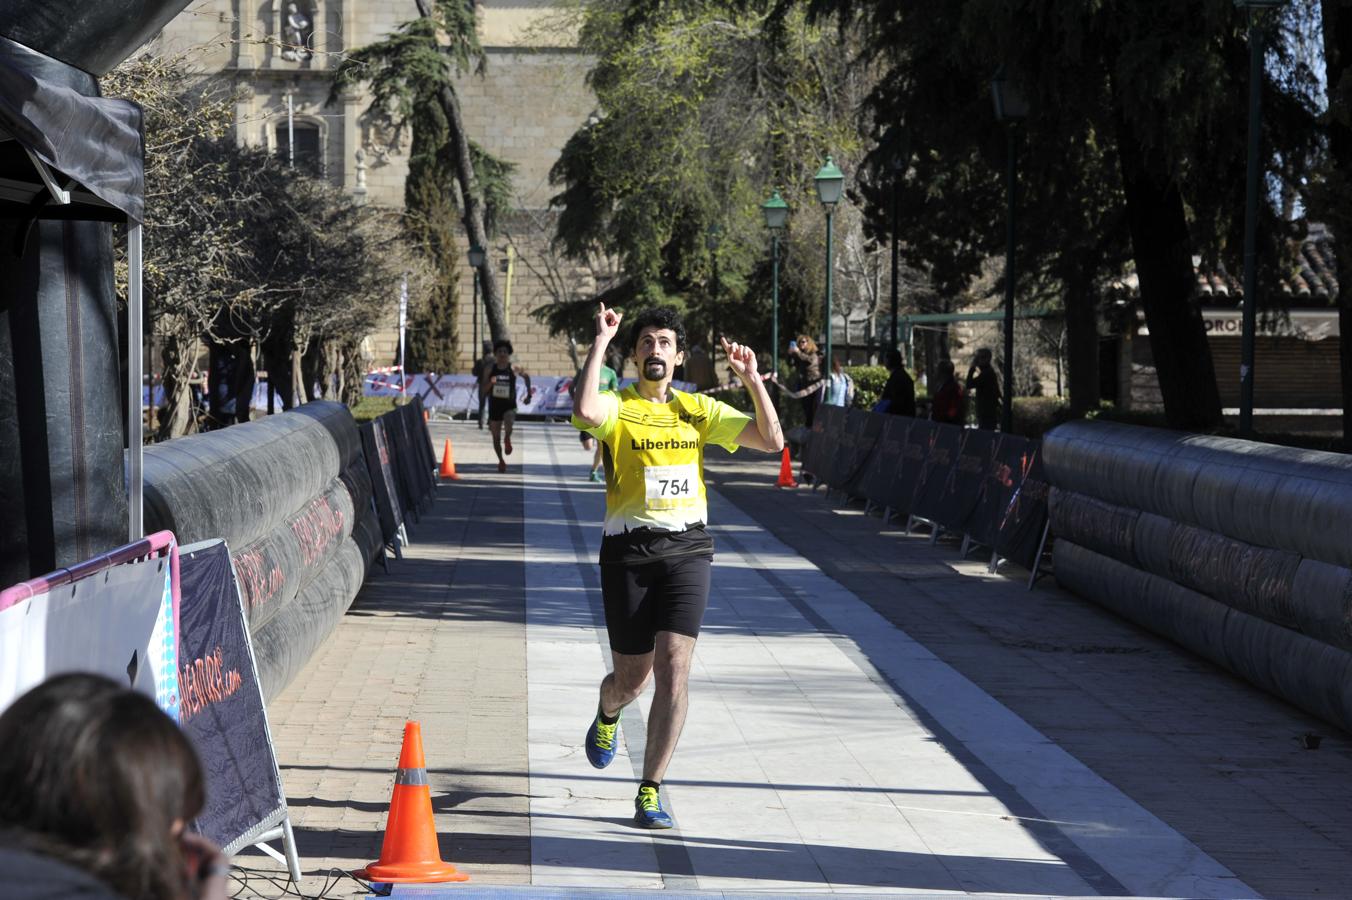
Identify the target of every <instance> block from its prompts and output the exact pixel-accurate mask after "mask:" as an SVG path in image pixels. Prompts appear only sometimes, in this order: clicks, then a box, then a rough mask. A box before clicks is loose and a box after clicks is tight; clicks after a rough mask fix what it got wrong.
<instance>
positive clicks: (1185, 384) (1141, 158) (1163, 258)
mask: <svg viewBox="0 0 1352 900" xmlns="http://www.w3.org/2000/svg"><path fill="white" fill-rule="evenodd" d="M1116 118H1117V146H1118V155H1119V159H1120V161H1121V168H1122V191H1123V194H1124V195H1125V197H1126V203H1127V221H1128V225H1129V227H1130V229H1131V243H1132V251H1133V255H1134V257H1135V259H1136V275H1137V277H1138V278H1139V279H1140V285H1141V288H1140V290H1141V307H1142V308H1143V309H1144V310H1145V321H1146V326H1147V327H1148V328H1149V329H1150V350H1151V353H1152V354H1153V355H1154V357H1155V372H1156V375H1157V376H1158V378H1159V383H1160V393H1161V394H1162V395H1163V397H1164V413H1165V416H1166V418H1167V419H1168V422H1169V427H1171V428H1177V429H1180V430H1184V431H1211V430H1213V429H1214V428H1216V426H1218V425H1219V424H1220V423H1221V398H1220V393H1219V391H1217V389H1216V369H1215V366H1214V365H1213V364H1212V361H1211V346H1210V345H1209V344H1208V343H1207V337H1206V328H1205V326H1204V325H1203V322H1202V311H1201V308H1200V307H1199V306H1198V305H1197V275H1196V273H1195V272H1194V271H1193V266H1192V241H1191V238H1190V236H1189V234H1188V223H1187V219H1186V217H1185V215H1184V210H1183V195H1182V193H1181V192H1180V191H1179V188H1178V184H1177V182H1176V181H1174V180H1173V179H1172V178H1171V177H1170V176H1169V175H1168V174H1167V173H1165V172H1163V171H1160V170H1159V169H1158V168H1156V167H1152V165H1151V161H1150V160H1149V159H1148V158H1147V150H1146V149H1145V148H1143V147H1141V145H1140V144H1139V143H1137V140H1136V135H1135V134H1134V133H1132V131H1131V129H1130V128H1129V127H1128V126H1127V124H1126V122H1125V120H1124V119H1123V116H1122V113H1121V111H1120V110H1119V111H1118V112H1117V117H1116Z"/></svg>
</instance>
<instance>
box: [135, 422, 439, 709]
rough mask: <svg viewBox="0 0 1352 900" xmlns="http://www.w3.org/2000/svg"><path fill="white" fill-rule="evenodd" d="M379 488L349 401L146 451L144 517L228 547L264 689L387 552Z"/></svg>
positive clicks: (276, 685)
mask: <svg viewBox="0 0 1352 900" xmlns="http://www.w3.org/2000/svg"><path fill="white" fill-rule="evenodd" d="M407 452H408V453H409V454H410V455H411V453H412V452H413V451H412V450H411V449H408V451H407ZM372 497H373V484H372V481H371V476H370V470H369V467H368V464H367V460H366V456H365V454H364V453H363V452H362V442H361V436H360V434H359V433H358V430H357V426H356V423H355V422H354V421H353V419H352V415H351V413H350V412H349V411H348V409H347V407H345V406H343V405H342V404H340V403H328V402H316V403H308V404H305V405H304V406H302V407H300V408H298V409H296V410H293V411H291V412H287V413H283V414H281V415H276V416H269V417H267V418H265V419H259V420H256V421H253V422H247V423H244V424H241V425H234V426H231V427H230V428H226V429H222V430H220V431H213V432H208V433H206V434H202V435H195V436H193V437H188V438H181V439H179V440H175V441H169V442H167V443H163V444H157V445H155V446H153V447H149V448H147V450H146V500H147V502H146V523H147V527H148V528H149V529H150V530H158V529H160V528H168V529H170V530H173V531H174V532H175V533H176V534H177V535H179V538H180V540H181V541H182V542H183V543H188V542H192V541H197V540H202V539H208V538H223V539H225V541H226V542H227V544H228V545H229V546H230V549H231V554H232V558H233V559H234V562H235V567H236V572H237V573H238V576H239V582H240V589H241V592H242V594H243V597H244V601H245V609H246V615H247V616H248V618H249V629H250V632H251V634H252V635H253V638H254V645H255V655H256V657H257V662H258V669H259V676H260V682H261V684H262V686H263V691H264V695H265V696H267V697H273V696H275V695H276V694H277V693H278V692H279V691H280V690H281V689H282V688H283V687H285V686H286V684H287V682H288V681H290V679H291V678H292V677H293V676H294V675H295V673H296V672H298V671H299V670H300V668H301V667H302V666H303V665H304V664H305V662H306V660H307V659H308V658H309V656H310V654H311V653H312V652H313V651H314V649H315V648H316V647H318V646H319V644H320V643H321V642H322V641H323V640H324V638H325V637H326V636H327V635H328V634H329V632H330V631H332V629H333V627H334V626H335V625H336V623H337V621H338V619H339V617H341V616H342V614H343V613H344V612H346V611H347V609H348V607H349V606H350V605H351V603H352V601H353V599H354V598H355V597H356V595H357V592H358V591H359V590H360V588H361V585H362V581H363V580H364V576H365V573H366V570H367V568H368V567H369V566H370V563H371V562H372V561H373V560H374V559H375V557H376V555H377V554H378V553H379V552H380V548H381V545H382V543H383V541H382V538H381V529H380V522H379V518H378V514H377V512H376V510H375V509H374V507H373V503H372Z"/></svg>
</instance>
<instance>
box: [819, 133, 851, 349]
mask: <svg viewBox="0 0 1352 900" xmlns="http://www.w3.org/2000/svg"><path fill="white" fill-rule="evenodd" d="M813 180H814V181H815V182H816V184H817V199H818V200H820V201H821V204H822V206H823V207H825V209H826V370H827V371H828V372H829V371H830V370H831V358H832V357H831V281H832V276H833V274H834V273H833V272H832V269H833V268H834V266H833V264H832V253H831V216H832V214H833V213H834V212H835V209H836V204H837V203H839V202H840V193H841V191H842V190H843V189H844V187H845V175H844V174H843V173H842V172H841V171H840V169H839V168H838V167H837V166H836V164H835V163H834V162H832V161H831V157H829V156H828V157H826V165H824V166H822V167H821V169H820V170H819V171H818V172H817V175H816V177H815V178H814V179H813Z"/></svg>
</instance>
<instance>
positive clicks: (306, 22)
mask: <svg viewBox="0 0 1352 900" xmlns="http://www.w3.org/2000/svg"><path fill="white" fill-rule="evenodd" d="M314 33H315V32H314V19H313V18H312V17H311V16H310V15H308V14H307V11H306V10H302V9H301V8H300V6H299V4H297V3H295V2H292V3H288V4H287V5H286V12H285V16H284V18H283V19H282V59H289V60H291V61H292V62H304V61H305V60H308V59H309V58H310V57H311V56H313V55H314V53H313V51H312V50H311V47H312V46H313V43H314Z"/></svg>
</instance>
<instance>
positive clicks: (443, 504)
mask: <svg viewBox="0 0 1352 900" xmlns="http://www.w3.org/2000/svg"><path fill="white" fill-rule="evenodd" d="M432 430H433V438H434V440H435V444H436V446H437V448H438V455H439V454H440V448H441V444H442V441H443V440H444V438H445V437H448V436H449V437H450V438H451V439H452V441H453V442H454V444H455V457H456V464H457V469H458V471H459V472H460V473H461V474H462V478H461V480H460V481H458V482H454V483H447V484H443V485H442V486H441V487H440V488H439V489H438V496H437V500H436V502H435V504H434V505H433V507H432V508H431V510H429V511H427V512H424V513H423V515H422V518H421V521H419V522H413V521H412V520H410V522H409V524H408V528H409V531H410V536H411V538H412V541H413V543H412V545H411V546H409V547H406V548H405V549H404V559H403V561H397V560H394V559H391V560H390V561H389V572H388V573H386V572H385V571H383V569H382V567H381V566H380V565H379V564H377V565H376V566H374V567H373V568H372V570H371V572H370V573H369V575H368V579H367V582H366V584H365V586H364V587H363V589H362V591H361V593H360V594H359V596H358V597H357V600H356V601H355V602H354V604H353V607H352V609H351V611H350V612H349V613H348V615H347V616H345V617H344V618H343V620H342V621H341V622H340V624H339V625H338V627H337V629H336V630H335V631H334V633H333V634H332V635H331V636H330V637H329V638H328V640H327V641H326V642H325V643H324V644H323V645H322V646H321V647H320V648H319V650H318V651H317V652H316V653H315V655H314V656H313V657H312V658H311V660H310V661H309V663H308V665H307V666H306V667H305V669H304V670H303V671H302V672H301V673H300V674H299V675H298V676H297V677H296V679H295V680H294V681H293V682H292V683H291V684H290V685H289V686H288V687H287V688H286V689H285V690H284V691H283V692H282V693H281V695H280V696H278V697H277V698H274V700H273V701H272V703H270V704H269V707H268V715H269V719H270V723H271V728H272V733H273V737H274V743H275V745H276V750H277V757H278V764H279V766H280V768H281V773H282V781H283V784H284V786H285V789H286V792H287V798H288V805H289V808H290V811H291V816H292V822H293V825H294V827H295V831H296V841H297V845H298V847H299V850H300V854H301V860H302V869H303V870H304V871H305V872H307V873H309V874H307V877H306V878H305V880H304V881H303V883H302V884H301V885H300V886H299V887H300V889H301V890H302V891H303V892H305V893H307V894H314V893H317V892H318V891H319V890H320V889H321V888H323V887H324V886H325V885H326V882H328V881H330V879H328V878H326V874H325V873H327V872H328V871H329V870H330V869H332V868H336V869H342V870H351V869H355V868H358V867H360V866H363V865H365V864H366V863H368V862H371V861H373V860H375V859H376V858H377V857H378V856H379V853H380V843H381V839H382V835H383V828H384V825H385V818H386V814H387V811H388V806H389V801H390V796H391V789H392V786H393V781H394V769H395V766H396V764H397V762H398V758H399V752H400V745H401V743H402V739H403V729H404V722H405V721H406V720H408V719H416V720H418V721H419V722H420V723H421V726H422V735H423V748H424V753H425V755H426V758H427V765H428V778H429V781H430V784H431V793H432V806H433V811H434V815H435V820H436V826H437V832H438V834H439V837H440V844H441V854H442V858H443V859H446V860H448V861H451V862H453V863H454V864H455V865H456V866H457V867H458V868H459V869H460V870H461V871H462V872H466V873H468V874H470V876H471V879H472V882H471V883H474V884H484V885H489V884H494V883H517V884H519V883H523V882H526V881H529V878H530V868H529V866H530V855H529V833H530V827H529V822H528V820H527V794H528V769H527V761H526V753H525V750H526V737H525V730H526V722H525V706H526V684H525V620H524V603H523V596H522V580H521V578H522V573H521V567H520V565H519V561H520V560H521V558H522V553H523V551H522V547H521V537H522V529H521V519H522V516H521V502H522V495H521V491H520V486H519V469H518V470H517V471H515V472H511V471H509V473H508V474H507V475H498V474H497V472H496V471H495V470H494V469H493V468H492V466H491V465H490V457H491V449H489V447H488V446H487V444H488V436H487V432H482V433H480V432H479V431H478V430H477V429H475V428H472V427H465V426H448V425H442V424H435V423H434V425H433V429H432ZM473 546H489V547H491V548H492V552H491V553H482V554H474V553H465V552H462V548H465V547H473ZM513 560H516V561H517V562H516V564H513V562H512V561H513ZM237 863H239V864H240V865H241V866H243V867H247V868H248V869H252V870H263V871H267V872H271V873H276V872H280V871H281V867H280V866H279V865H278V864H276V863H274V862H273V861H272V860H270V859H267V858H266V857H262V856H259V855H256V854H254V853H246V854H244V855H242V856H241V857H239V858H237ZM249 879H250V884H251V885H252V887H248V888H246V889H244V890H242V891H241V892H240V893H239V894H238V895H237V896H241V897H252V896H265V897H274V896H277V895H278V892H277V889H276V886H275V885H274V884H270V883H267V882H261V881H259V880H258V876H256V875H250V876H249ZM326 896H328V897H355V896H366V890H365V889H364V888H362V887H360V886H359V885H358V884H357V883H356V882H353V881H351V880H345V881H343V882H341V883H339V884H337V885H335V886H332V888H331V890H330V891H329V893H327V894H326Z"/></svg>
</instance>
